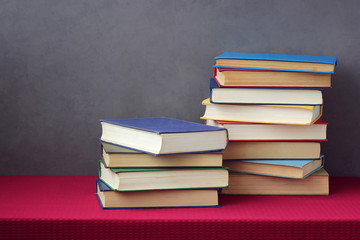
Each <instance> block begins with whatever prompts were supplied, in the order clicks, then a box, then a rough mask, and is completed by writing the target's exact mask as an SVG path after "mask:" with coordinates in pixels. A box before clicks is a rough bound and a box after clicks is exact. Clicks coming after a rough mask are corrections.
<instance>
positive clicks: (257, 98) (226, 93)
mask: <svg viewBox="0 0 360 240" xmlns="http://www.w3.org/2000/svg"><path fill="white" fill-rule="evenodd" d="M210 102H212V103H225V104H257V105H267V104H268V105H322V103H323V99H322V91H321V89H294V88H291V89H290V88H287V89H284V88H283V89H280V88H249V87H247V88H244V87H220V86H219V84H217V82H216V80H215V79H213V78H211V79H210Z"/></svg>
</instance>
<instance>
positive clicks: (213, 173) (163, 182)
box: [99, 160, 229, 191]
mask: <svg viewBox="0 0 360 240" xmlns="http://www.w3.org/2000/svg"><path fill="white" fill-rule="evenodd" d="M99 176H100V179H101V180H103V181H104V182H105V183H106V184H107V185H108V186H109V187H110V188H111V189H113V190H115V191H143V190H163V189H201V188H224V187H227V186H228V181H229V174H228V169H227V168H225V167H221V168H108V167H106V166H105V165H104V163H103V161H101V160H100V161H99Z"/></svg>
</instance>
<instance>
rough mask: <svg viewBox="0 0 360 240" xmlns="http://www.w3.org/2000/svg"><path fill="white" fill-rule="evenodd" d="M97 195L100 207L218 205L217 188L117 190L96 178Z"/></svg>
mask: <svg viewBox="0 0 360 240" xmlns="http://www.w3.org/2000/svg"><path fill="white" fill-rule="evenodd" d="M97 196H98V199H99V201H100V204H101V207H102V208H104V209H107V208H151V207H205V206H218V205H219V203H218V190H217V189H181V190H154V191H133V192H118V191H113V190H111V189H110V188H109V187H108V186H107V185H106V184H104V183H103V182H102V181H101V180H100V179H97Z"/></svg>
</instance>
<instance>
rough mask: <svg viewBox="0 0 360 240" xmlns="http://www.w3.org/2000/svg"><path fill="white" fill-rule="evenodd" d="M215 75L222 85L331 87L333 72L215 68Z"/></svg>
mask: <svg viewBox="0 0 360 240" xmlns="http://www.w3.org/2000/svg"><path fill="white" fill-rule="evenodd" d="M213 76H214V78H215V79H216V81H217V82H218V83H219V85H220V86H222V87H278V88H284V89H286V88H289V87H290V88H329V87H331V73H313V72H286V71H269V70H254V69H235V68H214V74H213Z"/></svg>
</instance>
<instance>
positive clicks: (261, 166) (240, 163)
mask: <svg viewBox="0 0 360 240" xmlns="http://www.w3.org/2000/svg"><path fill="white" fill-rule="evenodd" d="M224 166H225V167H228V168H229V170H230V172H240V173H249V174H258V175H267V176H276V177H287V178H305V177H307V176H309V175H310V174H311V173H313V172H315V171H317V170H319V169H320V168H321V167H322V166H323V156H321V157H320V158H319V159H317V160H302V159H299V160H294V159H291V160H286V159H268V160H254V159H243V160H226V161H224Z"/></svg>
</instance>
